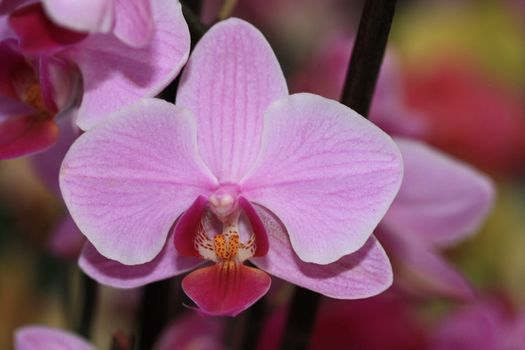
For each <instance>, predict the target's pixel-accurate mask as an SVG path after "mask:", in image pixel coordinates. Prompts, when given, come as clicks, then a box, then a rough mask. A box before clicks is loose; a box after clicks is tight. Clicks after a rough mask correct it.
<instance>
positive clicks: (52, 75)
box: [39, 56, 81, 111]
mask: <svg viewBox="0 0 525 350" xmlns="http://www.w3.org/2000/svg"><path fill="white" fill-rule="evenodd" d="M39 73H40V87H41V89H42V97H43V99H44V103H45V104H46V106H47V107H48V110H51V111H64V110H66V109H68V108H70V107H71V106H72V105H73V103H74V102H75V101H76V99H77V98H78V97H79V95H80V89H81V81H80V76H79V75H78V72H77V71H76V70H75V69H74V68H73V66H72V65H71V64H69V63H67V62H64V61H63V60H61V59H59V58H56V57H53V56H49V57H48V56H43V57H41V58H40V60H39Z"/></svg>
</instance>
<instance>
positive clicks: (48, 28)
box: [9, 3, 87, 54]
mask: <svg viewBox="0 0 525 350" xmlns="http://www.w3.org/2000/svg"><path fill="white" fill-rule="evenodd" d="M9 25H10V26H11V28H12V29H13V31H14V32H15V33H16V34H17V36H18V38H19V40H20V47H21V49H22V50H23V51H24V52H27V53H31V54H41V53H54V52H57V51H59V50H62V49H63V48H64V47H66V46H69V45H72V44H75V43H78V42H79V41H82V40H83V39H85V38H86V36H87V35H86V34H84V33H79V32H74V31H71V30H69V29H66V28H62V27H59V26H57V25H56V24H54V23H53V22H52V21H51V20H50V19H49V18H48V17H47V15H46V14H45V13H44V9H43V8H42V5H41V4H40V3H35V4H31V5H28V6H24V7H22V8H20V9H17V10H16V11H14V12H13V13H11V14H10V15H9ZM35 33H38V35H35Z"/></svg>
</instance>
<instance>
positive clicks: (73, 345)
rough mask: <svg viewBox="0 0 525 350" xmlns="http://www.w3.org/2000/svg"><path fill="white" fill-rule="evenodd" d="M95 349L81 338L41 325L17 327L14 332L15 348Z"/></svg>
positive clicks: (21, 349)
mask: <svg viewBox="0 0 525 350" xmlns="http://www.w3.org/2000/svg"><path fill="white" fill-rule="evenodd" d="M40 349H61V350H95V347H94V346H93V345H92V344H90V343H89V342H87V341H86V340H84V339H83V338H81V337H79V336H77V335H75V334H72V333H69V332H67V331H63V330H60V329H54V328H49V327H42V326H27V327H23V328H19V329H18V330H17V331H16V333H15V350H40Z"/></svg>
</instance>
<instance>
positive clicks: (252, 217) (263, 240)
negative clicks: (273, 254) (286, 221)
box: [239, 197, 269, 256]
mask: <svg viewBox="0 0 525 350" xmlns="http://www.w3.org/2000/svg"><path fill="white" fill-rule="evenodd" d="M239 206H240V207H241V208H242V210H243V211H244V214H245V215H246V217H247V218H248V221H249V222H250V226H251V229H252V230H253V234H254V235H255V242H256V248H255V253H254V255H255V256H263V255H266V254H267V253H268V249H269V243H268V233H267V232H266V228H265V227H264V223H263V222H262V220H261V218H260V217H259V214H258V213H257V210H256V209H255V207H254V206H253V205H251V203H250V202H248V201H247V200H246V198H244V197H239Z"/></svg>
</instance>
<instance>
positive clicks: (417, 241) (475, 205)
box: [294, 38, 494, 298]
mask: <svg viewBox="0 0 525 350" xmlns="http://www.w3.org/2000/svg"><path fill="white" fill-rule="evenodd" d="M350 54H351V41H350V40H343V39H341V38H338V39H337V40H334V41H333V42H331V43H329V45H328V46H327V48H326V50H325V52H324V54H323V55H320V56H319V57H316V58H315V59H314V60H313V61H312V62H311V63H310V64H309V65H308V66H306V68H305V70H304V71H302V72H300V74H298V75H297V77H296V78H295V79H294V82H295V89H296V90H306V91H310V92H315V93H319V94H322V95H324V96H327V97H332V98H335V97H337V96H339V94H340V91H342V88H343V83H344V76H345V72H346V62H348V59H349V57H350ZM321 67H328V69H322V68H321ZM402 86H403V84H402V81H401V72H400V67H399V64H398V63H397V61H396V57H395V56H394V53H393V52H392V51H391V50H390V51H388V52H387V55H386V56H385V60H384V63H383V66H382V69H381V72H380V76H379V79H378V84H377V87H376V93H375V95H374V99H373V101H372V106H371V110H370V120H372V121H373V122H375V123H376V124H377V125H378V126H380V127H381V128H382V129H383V130H385V131H386V132H388V133H389V134H390V135H398V136H397V137H395V138H394V140H395V142H396V144H397V145H398V147H399V149H400V151H401V154H402V156H403V162H404V169H405V176H404V178H403V183H402V185H401V188H400V190H399V194H398V195H397V197H396V199H395V200H394V202H393V203H392V206H391V207H390V209H389V211H388V213H387V214H386V216H385V218H384V219H383V220H382V221H381V223H380V225H379V227H378V230H377V231H376V232H377V235H378V238H379V240H380V241H381V243H383V244H384V245H385V248H386V249H387V251H389V252H392V253H393V256H394V257H395V258H396V260H397V262H398V263H399V266H401V267H402V268H403V269H404V270H405V271H404V272H408V274H404V277H408V276H410V277H411V278H412V280H411V281H410V282H412V283H411V285H412V286H414V285H415V283H414V282H417V283H416V284H417V285H419V287H423V288H424V290H425V291H426V292H434V293H439V294H444V295H447V296H451V297H458V298H468V297H471V296H472V289H471V287H470V285H469V283H468V282H467V281H466V280H465V278H464V277H463V276H462V275H461V274H459V273H458V272H457V271H456V270H455V269H453V268H452V267H451V266H450V265H449V264H448V263H447V262H446V260H445V259H443V258H442V257H441V256H440V255H439V253H438V252H439V250H441V249H443V248H447V247H450V246H453V245H455V244H457V243H459V242H461V241H462V240H464V239H466V238H467V237H469V236H471V235H472V234H474V233H475V232H476V231H477V230H478V229H479V227H480V226H481V224H482V223H483V221H484V220H485V218H486V217H487V215H488V213H489V212H490V209H491V208H492V204H493V202H494V186H493V184H492V182H491V180H490V179H489V178H488V177H486V176H485V175H484V174H482V173H481V172H479V171H477V170H476V169H474V168H473V167H471V166H470V165H468V164H466V163H464V162H461V161H459V160H456V159H453V158H451V157H449V156H448V155H446V154H444V153H442V152H440V151H438V150H436V149H433V148H432V147H430V146H427V145H425V144H424V143H422V142H419V141H416V140H413V139H410V138H408V137H422V136H423V135H425V133H426V131H427V128H428V125H426V124H424V123H421V119H420V118H419V117H418V116H419V115H420V114H422V113H424V111H419V110H414V109H411V108H409V107H407V105H406V103H405V96H404V91H403V89H402Z"/></svg>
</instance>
